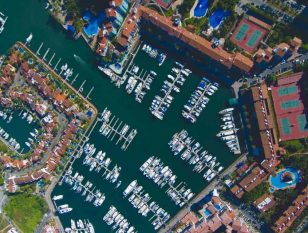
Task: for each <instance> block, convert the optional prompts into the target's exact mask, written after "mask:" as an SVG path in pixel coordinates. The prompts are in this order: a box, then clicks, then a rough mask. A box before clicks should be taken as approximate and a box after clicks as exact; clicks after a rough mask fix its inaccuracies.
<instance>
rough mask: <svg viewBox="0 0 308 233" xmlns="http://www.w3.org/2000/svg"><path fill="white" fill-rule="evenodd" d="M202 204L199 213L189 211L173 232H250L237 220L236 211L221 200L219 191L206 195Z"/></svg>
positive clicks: (201, 201)
mask: <svg viewBox="0 0 308 233" xmlns="http://www.w3.org/2000/svg"><path fill="white" fill-rule="evenodd" d="M198 204H199V203H198ZM200 204H202V205H203V206H202V208H201V209H200V210H199V211H198V213H194V212H192V211H189V212H188V213H187V214H186V215H185V216H184V217H183V218H182V219H181V220H179V223H178V224H177V226H175V227H174V229H173V230H172V232H187V233H188V232H189V233H210V232H218V231H219V232H221V230H225V232H230V233H231V232H241V233H246V232H247V233H248V232H249V230H248V228H247V226H246V225H245V224H244V223H242V222H241V221H240V220H239V219H237V217H236V214H235V212H234V210H233V209H232V208H231V207H230V206H229V205H228V204H227V203H225V202H224V201H222V200H221V199H220V197H219V194H218V192H217V190H213V191H212V192H211V193H209V194H208V195H206V196H205V197H204V198H203V199H202V200H200Z"/></svg>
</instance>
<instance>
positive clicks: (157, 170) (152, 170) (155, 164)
mask: <svg viewBox="0 0 308 233" xmlns="http://www.w3.org/2000/svg"><path fill="white" fill-rule="evenodd" d="M139 170H140V171H141V172H142V173H143V175H144V176H146V177H147V178H148V179H150V180H152V181H153V182H154V183H155V184H156V185H158V186H159V187H160V188H163V187H164V186H167V187H168V189H167V191H166V193H167V195H168V196H169V197H170V198H171V200H172V201H173V202H174V203H175V204H176V205H178V206H180V207H182V206H184V205H185V204H186V203H187V202H188V201H189V200H190V199H191V198H192V197H193V196H194V193H193V192H192V191H191V189H189V188H187V187H186V185H185V184H184V185H182V183H180V184H176V179H177V176H176V175H174V174H173V171H172V170H171V168H170V167H168V166H165V165H164V163H163V162H162V161H161V159H160V158H158V157H154V156H151V157H150V158H149V159H148V160H147V161H145V162H144V163H143V164H142V165H141V167H140V168H139Z"/></svg>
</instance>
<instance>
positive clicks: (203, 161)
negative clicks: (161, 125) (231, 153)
mask: <svg viewBox="0 0 308 233" xmlns="http://www.w3.org/2000/svg"><path fill="white" fill-rule="evenodd" d="M169 146H170V149H171V151H172V152H173V154H174V155H180V156H181V159H182V160H184V161H186V162H187V163H189V164H190V165H192V166H193V171H194V172H197V173H201V172H202V171H203V170H204V169H207V171H206V172H205V173H204V175H203V178H204V179H206V180H207V181H211V180H212V179H213V178H214V177H215V176H217V174H218V173H220V172H221V171H222V170H223V169H224V167H223V166H220V162H217V161H216V159H217V158H216V157H215V156H213V155H211V154H210V153H208V151H207V150H203V147H202V146H201V144H200V143H199V142H196V141H195V139H193V138H192V137H190V136H189V135H188V132H187V131H186V130H182V131H181V132H179V133H176V134H174V135H173V137H172V139H171V141H170V142H169ZM217 167H218V168H217ZM215 168H217V170H215Z"/></svg>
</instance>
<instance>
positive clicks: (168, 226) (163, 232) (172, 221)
mask: <svg viewBox="0 0 308 233" xmlns="http://www.w3.org/2000/svg"><path fill="white" fill-rule="evenodd" d="M246 155H247V154H242V155H240V156H239V157H238V158H237V159H236V160H235V161H234V162H233V163H231V164H230V165H229V166H228V167H227V168H226V169H225V170H224V171H223V172H222V173H221V174H220V175H219V177H223V176H225V175H227V174H230V173H232V171H233V170H235V168H236V165H237V164H238V163H240V162H242V161H244V160H246V159H247V157H246ZM219 187H221V181H220V180H219V179H217V178H216V179H214V180H213V181H212V182H211V183H209V184H208V185H207V186H206V187H205V188H204V189H203V190H202V191H200V192H199V193H198V194H197V195H196V196H195V197H194V198H193V199H192V200H191V201H190V202H188V203H187V204H186V205H185V207H184V208H182V209H181V210H179V211H178V212H177V214H176V215H175V216H174V217H173V218H172V219H170V220H169V222H167V224H166V225H165V226H164V227H162V228H161V229H160V230H159V231H158V233H169V232H171V231H172V229H173V228H174V226H176V224H177V223H178V222H179V221H180V220H181V219H182V218H183V217H184V216H185V215H186V214H187V213H188V212H189V211H190V207H191V206H192V204H194V203H196V202H198V201H200V200H201V199H202V198H203V197H204V195H206V194H208V193H209V192H210V191H212V190H213V189H215V188H219Z"/></svg>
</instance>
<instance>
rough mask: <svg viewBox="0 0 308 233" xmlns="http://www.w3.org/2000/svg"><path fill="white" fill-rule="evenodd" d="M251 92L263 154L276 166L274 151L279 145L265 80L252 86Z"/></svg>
mask: <svg viewBox="0 0 308 233" xmlns="http://www.w3.org/2000/svg"><path fill="white" fill-rule="evenodd" d="M251 92H252V98H253V105H254V110H255V113H256V118H257V123H258V129H259V136H260V139H261V147H262V150H263V155H264V157H265V159H267V160H269V161H270V162H271V163H273V166H276V164H275V163H277V161H276V156H277V155H276V151H277V150H278V149H279V145H278V140H277V135H276V131H275V129H274V126H275V124H274V116H273V114H274V113H273V112H272V104H271V101H270V98H269V94H268V89H267V86H266V84H265V82H262V83H261V84H260V85H258V86H254V87H252V88H251Z"/></svg>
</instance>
